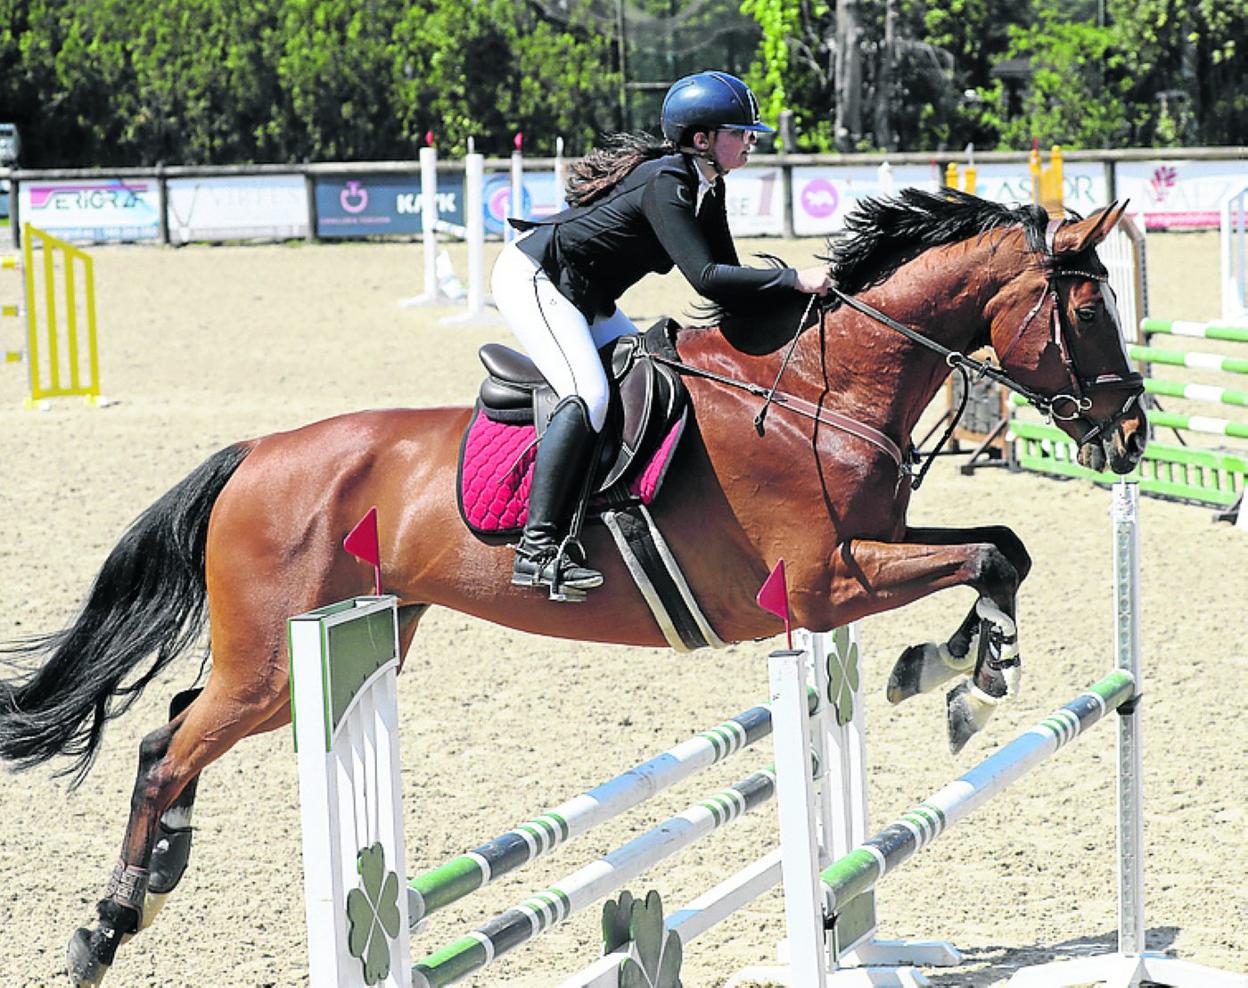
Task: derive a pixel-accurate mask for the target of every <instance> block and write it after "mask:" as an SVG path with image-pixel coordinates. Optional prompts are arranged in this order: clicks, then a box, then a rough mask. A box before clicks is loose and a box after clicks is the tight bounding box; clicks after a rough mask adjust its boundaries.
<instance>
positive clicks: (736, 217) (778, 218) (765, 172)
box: [724, 167, 784, 237]
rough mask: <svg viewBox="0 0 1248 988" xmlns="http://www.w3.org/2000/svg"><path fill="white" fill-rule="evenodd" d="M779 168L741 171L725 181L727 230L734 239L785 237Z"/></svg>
mask: <svg viewBox="0 0 1248 988" xmlns="http://www.w3.org/2000/svg"><path fill="white" fill-rule="evenodd" d="M783 188H784V187H783V185H782V184H781V181H780V169H779V168H764V167H758V168H744V169H742V170H741V171H736V172H733V173H732V174H731V175H729V176H728V178H727V179H726V180H725V182H724V189H725V195H726V197H727V207H728V228H729V229H730V230H731V231H732V235H733V236H734V237H780V236H783V235H784V197H783V194H782V193H783Z"/></svg>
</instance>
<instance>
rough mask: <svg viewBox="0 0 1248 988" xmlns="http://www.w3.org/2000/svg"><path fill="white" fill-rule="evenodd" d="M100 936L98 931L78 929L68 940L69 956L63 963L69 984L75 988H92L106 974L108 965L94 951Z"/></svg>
mask: <svg viewBox="0 0 1248 988" xmlns="http://www.w3.org/2000/svg"><path fill="white" fill-rule="evenodd" d="M101 936H102V934H101V933H100V932H99V931H98V930H96V931H92V930H85V929H83V928H82V927H79V928H78V929H77V930H76V931H75V932H74V935H73V937H72V938H70V941H69V954H68V956H67V957H66V961H65V963H66V968H67V970H68V973H69V983H70V984H71V985H74V986H75V988H94V986H95V985H98V984H99V983H100V982H101V981H103V980H104V975H106V974H108V968H109V965H108V964H107V963H105V962H104V961H103V960H101V959H100V956H99V952H98V951H97V950H96V942H97V940H98V939H99V938H100V937H101Z"/></svg>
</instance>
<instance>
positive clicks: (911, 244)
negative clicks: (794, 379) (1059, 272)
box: [695, 188, 1048, 353]
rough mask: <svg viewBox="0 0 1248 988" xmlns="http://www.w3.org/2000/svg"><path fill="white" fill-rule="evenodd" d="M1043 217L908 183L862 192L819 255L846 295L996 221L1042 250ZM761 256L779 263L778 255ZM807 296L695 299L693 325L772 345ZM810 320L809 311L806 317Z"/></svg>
mask: <svg viewBox="0 0 1248 988" xmlns="http://www.w3.org/2000/svg"><path fill="white" fill-rule="evenodd" d="M1047 222H1048V214H1047V213H1046V212H1045V211H1044V210H1043V209H1041V208H1040V207H1039V206H1034V205H1027V206H1018V207H1010V206H1003V205H1001V204H1000V203H996V202H990V201H989V200H987V199H980V198H978V197H976V196H972V195H967V194H966V193H965V192H959V191H957V190H956V189H941V190H940V191H939V192H924V191H922V190H921V189H914V188H907V189H902V190H901V191H900V192H899V193H898V194H897V195H895V196H889V197H887V198H879V199H863V200H860V201H859V203H858V205H857V206H856V207H855V208H854V211H853V212H852V213H850V214H849V216H848V217H846V219H845V230H846V232H847V234H848V237H847V238H845V239H841V240H839V241H832V240H829V241H828V246H827V248H826V250H827V253H826V254H821V255H819V259H820V260H823V261H826V262H827V263H828V264H829V266H830V267H831V269H832V277H833V280H834V282H835V284H836V286H837V288H839V289H840V290H841V291H843V292H845V293H846V294H850V295H852V294H854V293H856V292H860V291H862V290H863V289H865V288H869V287H870V286H872V285H878V284H880V283H881V282H883V281H886V280H887V279H888V277H889V276H890V275H891V274H893V272H894V271H896V270H897V269H898V268H899V267H901V266H902V265H903V264H905V263H906V262H907V261H912V260H913V259H914V258H916V257H918V256H919V255H920V254H922V253H923V252H924V251H925V250H929V249H930V248H932V247H942V246H944V245H946V244H954V243H958V242H960V241H963V240H969V239H970V238H971V237H975V236H979V235H980V234H984V233H987V232H988V231H989V230H995V229H998V228H999V227H1008V226H1019V227H1022V229H1023V233H1024V235H1025V236H1026V238H1027V245H1028V247H1030V248H1031V249H1032V250H1035V251H1043V249H1044V232H1045V226H1046V224H1047ZM759 256H760V257H761V258H762V259H763V260H765V261H766V262H767V263H769V264H772V265H778V266H783V262H782V261H780V260H779V259H778V258H776V257H772V256H771V255H768V254H762V255H759ZM807 301H809V299H808V296H805V295H799V294H798V293H796V292H795V293H793V297H792V301H791V303H790V302H785V303H781V304H779V305H777V302H776V300H775V298H774V297H773V298H768V299H763V298H758V299H741V300H736V301H734V302H733V303H732V305H731V306H727V305H719V304H716V303H709V302H707V303H701V304H698V305H697V306H695V309H696V311H697V315H698V317H699V318H700V322H699V326H698V327H697V328H703V329H705V328H708V327H709V326H711V325H718V326H719V329H720V331H721V332H722V333H723V334H724V336H725V337H726V338H727V339H728V341H729V342H730V343H732V345H733V346H734V347H736V348H737V349H738V350H743V351H745V352H747V353H771V352H773V351H775V350H776V349H778V348H779V347H781V346H783V345H784V344H786V343H787V342H788V341H789V340H790V339H792V337H793V334H794V332H795V331H796V330H797V322H798V320H799V319H801V318H802V313H803V310H804V309H805V307H806V303H807ZM824 304H825V307H826V304H827V303H824ZM816 308H818V306H816ZM790 310H791V311H790ZM810 323H811V320H810V319H809V318H808V319H807V321H806V325H810Z"/></svg>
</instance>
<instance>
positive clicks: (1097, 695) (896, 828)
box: [820, 669, 1135, 916]
mask: <svg viewBox="0 0 1248 988" xmlns="http://www.w3.org/2000/svg"><path fill="white" fill-rule="evenodd" d="M1134 695H1135V680H1134V679H1133V678H1132V677H1131V674H1130V673H1129V672H1126V671H1124V670H1121V669H1119V670H1115V671H1114V672H1112V673H1110V674H1109V675H1108V676H1106V677H1104V678H1103V679H1101V680H1100V681H1099V682H1096V683H1094V684H1093V685H1092V686H1090V687H1089V688H1088V689H1087V690H1086V691H1084V692H1083V693H1080V694H1079V696H1077V697H1075V699H1073V700H1071V701H1070V703H1068V704H1066V705H1065V706H1064V707H1062V708H1061V709H1060V710H1058V711H1057V712H1056V713H1054V714H1053V715H1052V716H1050V717H1047V718H1045V719H1044V720H1043V721H1041V722H1040V723H1039V724H1037V725H1036V726H1035V727H1033V728H1032V729H1031V730H1030V731H1027V732H1026V733H1025V734H1022V735H1020V736H1019V737H1017V738H1015V739H1014V740H1013V741H1011V742H1010V743H1009V744H1008V745H1006V746H1005V747H1004V748H1002V749H1000V750H999V751H998V752H996V753H995V754H994V755H992V756H991V757H989V758H987V759H985V760H984V761H983V762H981V763H980V764H979V765H977V766H976V767H975V768H973V769H971V770H970V771H969V772H967V773H965V774H964V775H962V776H960V777H959V778H958V779H956V780H955V781H953V782H951V783H949V784H948V785H947V786H945V787H944V788H943V789H940V790H939V791H937V792H936V793H933V794H932V795H931V796H929V797H928V798H927V799H926V800H924V801H923V802H922V803H920V804H919V805H918V806H916V807H914V808H913V809H912V810H910V811H909V812H908V813H905V814H903V815H902V816H901V817H900V818H898V819H897V820H895V821H894V822H893V823H891V824H889V825H888V826H887V827H885V828H884V829H883V830H881V831H880V832H878V833H877V834H875V836H873V837H871V838H870V839H869V840H867V841H866V842H865V843H863V844H860V845H859V846H858V847H857V848H855V849H854V850H853V851H851V852H850V853H849V854H847V855H846V856H845V857H843V858H841V859H840V860H838V861H836V862H834V863H833V864H832V865H830V866H829V867H828V868H826V869H824V870H823V871H822V872H821V873H820V878H822V880H823V882H824V884H825V903H826V908H827V910H828V912H829V915H832V916H836V915H837V914H839V913H840V911H841V910H842V909H844V908H845V906H846V905H847V904H848V903H849V902H850V901H851V900H852V899H854V898H855V897H856V896H858V895H861V894H862V893H863V892H866V891H869V890H870V889H872V888H874V887H875V885H876V883H877V882H879V880H880V879H882V878H883V877H884V876H885V875H887V874H888V873H889V872H890V871H892V870H893V869H894V868H896V867H897V865H899V864H901V863H902V862H903V861H906V860H907V859H909V858H910V857H913V856H914V855H915V854H916V853H917V852H918V851H919V850H921V849H922V848H924V847H926V846H927V845H929V844H930V843H932V841H934V840H935V839H936V838H937V837H939V836H940V835H941V834H943V833H944V832H945V831H946V830H947V829H948V828H950V827H952V826H953V825H954V824H955V823H957V822H958V821H959V820H961V819H962V818H963V817H965V816H967V815H968V814H970V813H971V812H972V811H974V810H976V809H978V808H979V807H980V806H981V805H982V804H983V803H985V802H987V801H988V800H989V799H991V798H992V797H994V796H996V795H997V794H998V793H1000V792H1002V791H1003V790H1004V789H1005V788H1006V787H1007V786H1009V785H1010V784H1011V783H1013V782H1015V781H1017V780H1018V779H1020V778H1022V777H1023V776H1024V775H1026V774H1027V773H1028V772H1029V771H1031V770H1032V769H1033V768H1035V767H1036V766H1037V765H1039V764H1040V763H1041V762H1042V761H1044V760H1045V759H1046V758H1048V757H1049V756H1050V755H1052V754H1054V753H1055V752H1057V751H1058V750H1059V749H1060V748H1062V747H1064V746H1065V745H1067V744H1068V743H1070V742H1071V741H1073V740H1074V739H1075V738H1077V737H1078V736H1079V735H1080V734H1082V733H1083V732H1084V731H1086V730H1087V729H1088V728H1090V727H1091V726H1092V725H1093V724H1095V723H1097V722H1098V721H1099V720H1100V719H1101V718H1102V717H1104V716H1105V715H1106V714H1107V713H1109V712H1111V711H1113V710H1117V709H1118V708H1119V707H1121V706H1122V705H1123V704H1124V703H1126V702H1127V701H1129V700H1130V699H1131V698H1132V697H1133V696H1134Z"/></svg>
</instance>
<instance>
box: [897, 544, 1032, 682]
mask: <svg viewBox="0 0 1248 988" xmlns="http://www.w3.org/2000/svg"><path fill="white" fill-rule="evenodd" d="M906 540H907V541H910V542H919V543H924V544H941V545H951V544H962V543H966V542H988V543H991V544H992V545H994V546H996V548H997V549H998V550H999V551H1000V552H1001V553H1002V554H1003V555H1004V556H1005V557H1006V558H1007V559H1008V560H1009V562H1010V564H1011V565H1012V566H1013V568H1014V570H1015V572H1016V573H1017V577H1018V582H1019V583H1021V582H1022V581H1023V580H1024V579H1025V578H1026V576H1027V574H1028V572H1029V571H1030V570H1031V557H1030V556H1029V555H1028V554H1027V550H1026V549H1025V548H1024V546H1023V543H1022V541H1021V540H1020V539H1019V538H1018V536H1016V535H1015V534H1014V533H1013V532H1012V531H1011V530H1010V529H1008V528H1005V527H1003V526H989V527H984V528H971V529H949V528H912V529H909V530H908V531H907V532H906ZM972 669H974V670H975V675H974V677H973V678H974V679H975V680H976V682H977V683H978V684H979V688H980V689H982V690H983V691H984V693H985V694H986V696H988V697H992V698H994V699H1000V698H1001V696H1004V695H1007V694H1013V693H1016V692H1017V689H1018V682H1019V674H1020V672H1021V665H1020V661H1019V659H1018V641H1017V628H1016V625H1015V612H1014V597H1013V594H1012V593H1011V594H1009V595H1008V599H997V600H994V599H993V598H991V597H988V596H981V598H980V599H979V600H978V601H976V603H975V604H974V605H973V606H972V607H971V609H970V611H969V612H968V613H967V615H966V617H965V618H964V619H963V621H962V623H961V624H960V625H959V626H958V628H957V630H956V631H954V633H953V634H952V635H951V636H950V638H949V640H948V641H946V642H944V643H940V642H933V641H929V642H924V643H923V644H920V645H911V646H910V647H909V648H907V649H906V650H905V651H904V652H903V653H902V654H901V657H900V658H899V659H898V660H897V663H896V664H895V665H894V666H893V671H892V674H891V675H890V676H889V680H888V699H889V702H890V703H900V702H901V701H902V700H905V699H907V698H909V697H911V696H914V695H916V694H918V693H926V692H927V691H929V690H932V689H935V688H936V687H937V686H940V685H941V684H943V683H945V682H946V681H948V680H950V679H952V678H953V677H954V676H957V675H959V674H961V673H968V672H971V671H972ZM996 672H1000V674H1001V675H1000V676H996V675H995V674H994V673H996Z"/></svg>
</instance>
